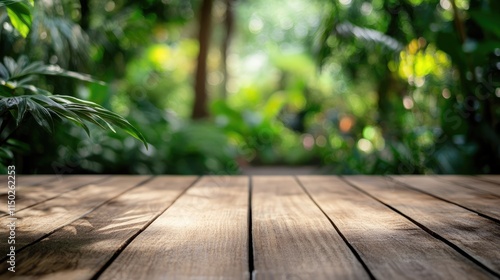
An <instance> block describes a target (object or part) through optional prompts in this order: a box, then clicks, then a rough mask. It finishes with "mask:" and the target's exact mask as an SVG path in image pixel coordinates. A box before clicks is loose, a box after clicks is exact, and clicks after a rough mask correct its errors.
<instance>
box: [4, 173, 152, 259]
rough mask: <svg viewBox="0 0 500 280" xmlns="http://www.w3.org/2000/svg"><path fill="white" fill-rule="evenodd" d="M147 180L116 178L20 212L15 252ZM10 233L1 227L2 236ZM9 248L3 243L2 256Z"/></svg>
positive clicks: (145, 178)
mask: <svg viewBox="0 0 500 280" xmlns="http://www.w3.org/2000/svg"><path fill="white" fill-rule="evenodd" d="M148 178H149V176H114V177H113V178H111V179H110V180H107V181H105V182H103V183H97V184H91V185H86V186H84V187H81V188H79V189H76V190H73V191H70V192H66V193H64V194H63V195H61V196H59V197H57V198H54V199H52V200H48V201H45V202H43V203H40V204H38V205H36V206H34V207H30V208H26V209H24V210H21V211H19V212H17V213H16V217H17V219H18V220H17V225H16V250H19V249H21V248H23V247H24V246H26V245H28V244H30V243H32V242H34V241H36V240H37V239H39V238H41V237H43V236H45V235H46V234H48V233H51V232H52V231H54V230H56V229H58V228H60V227H62V226H65V225H67V224H69V223H71V222H73V221H75V220H76V219H79V218H80V217H82V216H84V215H85V214H87V213H89V212H90V211H92V210H94V209H95V208H96V207H99V206H100V205H102V204H103V203H105V202H106V201H107V200H109V199H112V198H114V197H116V196H118V195H120V194H122V193H124V192H126V191H128V190H129V189H131V188H133V187H134V186H136V185H138V184H139V183H141V182H144V181H145V180H147V179H148ZM8 223H9V217H2V218H0V224H4V225H7V224H8ZM7 230H8V228H7V227H0V236H7ZM7 248H9V245H8V244H7V242H0V252H6V251H7Z"/></svg>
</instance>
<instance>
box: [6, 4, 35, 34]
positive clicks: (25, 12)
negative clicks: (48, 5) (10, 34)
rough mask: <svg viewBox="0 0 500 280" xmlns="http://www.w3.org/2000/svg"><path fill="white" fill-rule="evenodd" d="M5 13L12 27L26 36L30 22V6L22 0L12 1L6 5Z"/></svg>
mask: <svg viewBox="0 0 500 280" xmlns="http://www.w3.org/2000/svg"><path fill="white" fill-rule="evenodd" d="M7 14H8V15H9V18H10V22H11V23H12V25H13V26H14V28H15V29H17V31H19V33H20V34H21V36H23V37H24V38H26V36H28V33H29V32H30V28H31V22H32V16H31V7H30V6H29V5H28V4H26V3H23V2H14V3H11V4H10V5H8V6H7Z"/></svg>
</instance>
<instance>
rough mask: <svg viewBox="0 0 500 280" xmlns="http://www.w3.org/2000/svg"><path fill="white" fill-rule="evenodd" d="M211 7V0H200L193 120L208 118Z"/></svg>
mask: <svg viewBox="0 0 500 280" xmlns="http://www.w3.org/2000/svg"><path fill="white" fill-rule="evenodd" d="M212 6H213V0H202V3H201V7H200V19H199V28H198V30H199V31H198V42H199V45H200V47H199V53H198V62H197V65H196V76H195V81H194V93H195V97H194V104H193V112H192V118H193V119H203V118H206V117H208V106H207V101H208V93H207V57H208V51H209V48H210V35H211V32H212Z"/></svg>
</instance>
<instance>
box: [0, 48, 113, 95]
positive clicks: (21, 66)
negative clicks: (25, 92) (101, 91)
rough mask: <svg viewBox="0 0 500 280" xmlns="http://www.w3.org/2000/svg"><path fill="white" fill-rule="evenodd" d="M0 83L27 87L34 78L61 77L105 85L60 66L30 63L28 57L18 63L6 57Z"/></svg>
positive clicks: (32, 88) (1, 70)
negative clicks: (39, 76)
mask: <svg viewBox="0 0 500 280" xmlns="http://www.w3.org/2000/svg"><path fill="white" fill-rule="evenodd" d="M0 75H1V76H0V83H1V84H5V83H7V82H8V81H11V82H13V81H16V83H17V84H18V85H19V86H21V85H26V84H27V83H28V82H30V81H31V80H32V76H36V75H49V76H61V77H68V78H73V79H77V80H80V81H86V82H92V83H98V84H101V85H104V82H102V81H98V80H96V79H94V78H92V76H90V75H87V74H82V73H78V72H73V71H68V70H65V69H62V68H61V67H59V66H58V65H46V64H43V63H42V62H41V61H35V62H31V63H30V62H29V60H28V58H27V57H26V56H24V55H23V56H20V57H19V59H18V60H17V61H15V60H14V59H13V58H11V57H4V60H3V63H0ZM25 88H26V89H30V90H31V91H33V92H34V93H43V92H41V91H40V90H39V89H35V88H34V87H31V86H27V87H25Z"/></svg>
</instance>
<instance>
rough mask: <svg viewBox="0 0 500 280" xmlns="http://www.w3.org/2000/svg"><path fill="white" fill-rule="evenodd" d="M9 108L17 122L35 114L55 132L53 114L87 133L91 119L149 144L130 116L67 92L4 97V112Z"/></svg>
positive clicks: (1, 111)
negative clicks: (128, 118)
mask: <svg viewBox="0 0 500 280" xmlns="http://www.w3.org/2000/svg"><path fill="white" fill-rule="evenodd" d="M7 111H9V112H10V113H11V115H12V116H13V117H14V119H15V120H16V123H17V125H19V124H20V123H21V121H22V120H23V119H24V118H25V116H26V115H31V116H32V117H33V118H34V120H35V121H36V123H37V124H38V125H39V126H41V127H42V128H44V129H45V130H47V131H49V132H52V131H53V116H57V117H58V118H60V119H67V120H70V121H71V122H73V123H74V124H76V125H78V126H80V127H82V128H83V129H84V130H85V131H86V132H87V134H90V132H89V128H88V126H87V124H86V123H85V122H90V123H93V124H95V125H97V126H98V127H100V128H101V129H104V130H110V131H113V132H116V131H115V129H114V126H116V127H119V128H121V129H122V130H124V131H125V132H127V133H128V134H130V135H131V136H133V137H135V138H136V139H138V140H140V141H142V142H143V143H144V145H145V146H146V147H148V144H147V141H146V139H145V138H144V136H143V135H142V134H141V133H140V132H139V131H138V130H137V129H136V128H135V127H134V126H132V125H131V124H130V123H129V122H128V121H127V120H126V119H124V118H123V117H121V116H120V115H118V114H116V113H113V112H111V111H109V110H107V109H105V108H104V107H102V106H100V105H98V104H96V103H93V102H90V101H85V100H81V99H78V98H76V97H72V96H65V95H50V96H45V95H21V96H15V97H5V98H0V114H4V113H5V112H7Z"/></svg>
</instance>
